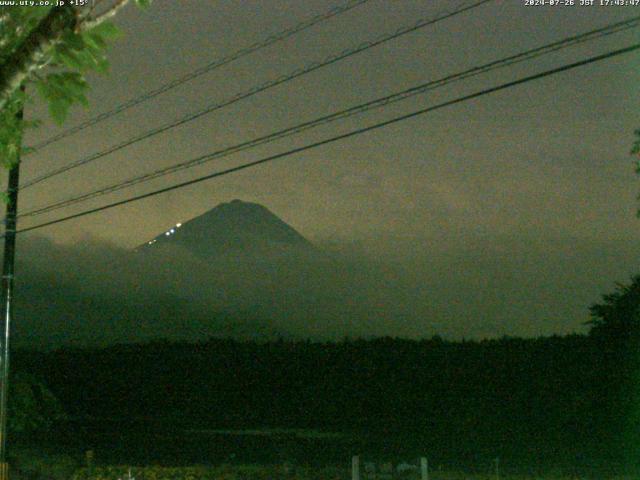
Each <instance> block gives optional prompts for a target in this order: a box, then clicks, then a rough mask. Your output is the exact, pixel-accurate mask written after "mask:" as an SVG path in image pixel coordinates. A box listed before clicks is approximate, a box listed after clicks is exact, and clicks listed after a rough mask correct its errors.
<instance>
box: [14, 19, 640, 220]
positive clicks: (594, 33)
mask: <svg viewBox="0 0 640 480" xmlns="http://www.w3.org/2000/svg"><path fill="white" fill-rule="evenodd" d="M638 26H640V15H639V16H636V17H633V18H630V19H627V20H623V21H621V22H617V23H614V24H610V25H607V26H604V27H601V28H598V29H595V30H591V31H589V32H585V33H582V34H579V35H575V36H573V37H568V38H565V39H562V40H559V41H556V42H553V43H550V44H547V45H543V46H541V47H537V48H533V49H529V50H526V51H524V52H521V53H518V54H515V55H511V56H508V57H506V58H502V59H500V60H495V61H492V62H489V63H486V64H484V65H481V66H477V67H474V68H471V69H467V70H465V71H463V72H460V73H456V74H453V75H448V76H446V77H444V78H440V79H438V80H432V81H429V82H427V83H423V84H421V85H418V86H415V87H412V88H409V89H406V90H402V91H400V92H396V93H394V94H391V95H387V96H384V97H381V98H378V99H375V100H371V101H369V102H366V103H362V104H359V105H357V106H354V107H351V108H348V109H344V110H340V111H338V112H334V113H332V114H330V115H325V116H322V117H319V118H316V119H314V120H311V121H308V122H304V123H302V124H298V125H295V126H293V127H289V128H286V129H283V130H279V131H276V132H273V133H271V134H269V135H264V136H261V137H258V138H254V139H252V140H249V141H245V142H242V143H239V144H237V145H233V146H230V147H226V148H224V149H221V150H218V151H216V152H213V153H210V154H207V155H203V156H200V157H196V158H194V159H191V160H188V161H186V162H181V163H178V164H176V165H171V166H169V167H164V168H161V169H158V170H155V171H153V172H150V173H147V174H144V175H139V176H136V177H132V178H129V179H128V180H125V181H121V182H118V183H115V184H112V185H109V186H106V187H102V188H100V189H97V190H93V191H91V192H88V193H84V194H81V195H77V196H73V197H71V198H67V199H65V200H61V201H59V202H56V203H53V204H49V205H46V206H43V207H38V208H35V209H33V210H30V211H27V212H25V213H23V214H21V215H20V217H34V216H38V215H42V214H44V213H48V212H52V211H55V210H58V209H61V208H64V207H68V206H71V205H75V204H77V203H81V202H85V201H87V200H90V199H93V198H97V197H100V196H102V195H106V194H109V193H113V192H116V191H119V190H122V189H125V188H129V187H132V186H134V185H138V184H140V183H144V182H147V181H150V180H153V179H156V178H159V177H163V176H166V175H169V174H172V173H175V172H178V171H181V170H185V169H188V168H193V167H195V166H198V165H202V164H204V163H207V162H210V161H212V160H214V159H218V158H222V157H226V156H228V155H231V154H234V153H238V152H240V151H244V150H248V149H251V148H255V147H257V146H259V145H263V144H266V143H271V142H274V141H276V140H280V139H282V138H285V137H289V136H292V135H296V134H299V133H301V132H304V131H306V130H310V129H312V128H315V127H318V126H320V125H325V124H328V123H332V122H334V121H337V120H341V119H344V118H348V117H351V116H353V115H357V114H360V113H363V112H366V111H369V110H372V109H374V108H380V107H383V106H386V105H389V104H392V103H396V102H399V101H401V100H406V99H408V98H411V97H413V96H416V95H419V94H423V93H426V92H428V91H431V90H435V89H437V88H440V87H444V86H445V85H448V84H450V83H454V82H458V81H461V80H464V79H467V78H471V77H474V76H477V75H480V74H483V73H487V72H490V71H493V70H497V69H500V68H504V67H507V66H511V65H514V64H516V63H521V62H524V61H529V60H532V59H534V58H538V57H541V56H543V55H548V54H551V53H555V52H557V51H559V50H562V49H565V48H569V47H571V46H574V45H578V44H581V43H584V42H587V41H592V40H596V39H600V38H602V37H604V36H607V35H611V34H614V33H618V32H621V31H625V30H628V29H631V28H637V27H638Z"/></svg>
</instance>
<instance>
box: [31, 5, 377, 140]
mask: <svg viewBox="0 0 640 480" xmlns="http://www.w3.org/2000/svg"><path fill="white" fill-rule="evenodd" d="M368 1H369V0H352V1H350V2H348V3H346V4H345V5H338V6H335V7H332V8H330V9H329V10H327V11H326V12H324V13H321V14H319V15H316V16H315V17H312V18H310V19H308V20H305V21H303V22H300V23H298V24H297V25H294V26H293V27H290V28H287V29H285V30H282V31H281V32H278V33H274V34H273V35H269V36H268V37H267V38H265V39H263V40H260V41H258V42H255V43H252V44H251V45H249V46H248V47H245V48H242V49H240V50H236V51H235V52H233V53H230V54H229V55H227V56H225V57H222V58H219V59H216V60H213V61H212V62H210V63H208V64H206V65H203V66H202V67H200V68H198V69H196V70H193V71H191V72H189V73H187V74H185V75H183V76H181V77H178V78H176V79H174V80H172V81H170V82H168V83H165V84H164V85H161V86H159V87H158V88H156V89H154V90H150V91H148V92H146V93H143V94H142V95H140V96H138V97H135V98H132V99H130V100H127V101H126V102H124V103H122V104H120V105H118V106H117V107H115V108H113V109H111V110H108V111H106V112H103V113H101V114H99V115H97V116H95V117H93V118H90V119H89V120H86V121H85V122H82V123H80V124H78V125H76V126H75V127H71V128H69V129H67V130H65V131H63V132H60V133H59V134H57V135H54V136H52V137H50V138H48V139H46V140H44V141H42V142H40V143H38V144H36V145H34V146H33V147H32V149H33V150H32V152H34V151H37V150H41V149H43V148H44V147H46V146H48V145H51V144H52V143H55V142H57V141H59V140H62V139H63V138H66V137H68V136H71V135H73V134H75V133H78V132H80V131H82V130H84V129H85V128H88V127H91V126H93V125H95V124H97V123H100V122H102V121H103V120H106V119H107V118H111V117H113V116H115V115H118V114H119V113H122V112H124V111H125V110H128V109H130V108H132V107H135V106H136V105H140V104H141V103H144V102H146V101H148V100H151V99H152V98H155V97H157V96H158V95H162V94H163V93H166V92H168V91H169V90H173V89H174V88H176V87H179V86H180V85H182V84H184V83H187V82H190V81H191V80H193V79H195V78H198V77H200V76H202V75H204V74H205V73H209V72H211V71H213V70H215V69H217V68H220V67H223V66H224V65H227V64H229V63H231V62H234V61H236V60H238V59H239V58H242V57H245V56H247V55H249V54H251V53H254V52H257V51H258V50H262V49H263V48H266V47H269V46H271V45H273V44H274V43H277V42H280V41H282V40H286V39H287V38H289V37H291V36H293V35H295V34H297V33H300V32H302V31H304V30H307V29H308V28H311V27H313V26H314V25H317V24H319V23H321V22H324V21H325V20H329V19H330V18H333V17H336V16H338V15H340V14H342V13H345V12H348V11H349V10H352V9H354V8H356V7H359V6H360V5H362V4H364V3H367V2H368Z"/></svg>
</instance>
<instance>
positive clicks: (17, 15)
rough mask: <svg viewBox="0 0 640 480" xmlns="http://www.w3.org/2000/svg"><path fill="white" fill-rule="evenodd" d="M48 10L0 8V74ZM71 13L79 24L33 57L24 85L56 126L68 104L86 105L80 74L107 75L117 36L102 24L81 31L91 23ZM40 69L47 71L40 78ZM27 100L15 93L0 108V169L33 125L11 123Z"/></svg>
mask: <svg viewBox="0 0 640 480" xmlns="http://www.w3.org/2000/svg"><path fill="white" fill-rule="evenodd" d="M135 3H136V5H138V6H139V7H140V8H147V7H148V6H149V4H150V3H151V0H135ZM52 8H56V7H38V8H35V7H30V6H13V7H11V8H9V7H3V8H2V7H0V27H2V28H1V29H0V71H1V69H2V66H3V64H6V63H7V62H9V61H11V59H12V56H15V55H17V54H18V53H19V52H20V51H21V50H20V48H21V46H23V45H24V44H25V40H26V39H27V38H28V37H29V35H30V34H31V33H32V32H33V31H34V29H36V28H37V27H38V25H39V24H40V22H41V21H42V20H43V19H44V18H45V17H46V16H47V15H48V14H49V13H50V12H51V9H52ZM67 8H69V7H67ZM85 8H88V7H85ZM76 14H77V16H78V19H79V20H78V23H77V25H76V26H75V28H71V27H69V28H68V29H67V30H66V31H63V32H61V35H59V38H57V39H56V41H55V42H54V44H53V47H52V48H49V49H48V50H45V51H44V52H43V54H42V55H40V56H39V57H38V59H37V64H36V65H35V67H36V68H35V69H34V70H33V73H32V74H31V75H30V77H29V78H28V81H27V83H28V84H29V83H30V84H32V85H33V86H34V87H35V90H36V91H37V92H38V94H39V95H40V97H41V98H42V99H43V100H44V101H45V102H46V103H47V105H48V109H49V113H50V115H51V117H52V118H53V120H54V121H55V122H56V123H58V124H62V123H63V122H64V121H65V119H66V118H67V116H68V113H69V109H70V108H71V106H72V105H74V104H81V105H84V106H85V107H86V106H88V101H87V97H86V93H87V90H88V89H89V85H88V83H87V80H86V78H85V75H86V74H87V73H88V72H91V71H93V72H97V73H102V74H105V73H107V72H108V70H109V62H108V61H107V49H108V46H109V43H110V42H111V41H113V40H115V39H117V38H119V37H120V35H121V33H120V30H119V29H118V28H117V27H116V26H115V25H114V24H113V23H110V22H108V21H103V22H94V23H95V25H93V23H87V25H93V26H92V28H86V29H85V28H83V26H84V24H85V23H86V22H90V21H91V20H92V19H91V18H89V17H88V16H87V15H86V11H85V12H83V11H82V9H80V8H79V9H78V10H77V12H76ZM83 15H84V16H83ZM43 69H46V70H47V72H46V73H42V70H43ZM28 90H31V89H30V88H29V89H28ZM28 99H29V97H27V96H26V95H25V93H24V92H22V91H19V92H16V93H15V94H14V95H13V96H12V97H11V98H10V99H9V101H8V102H7V103H6V104H5V105H4V107H3V108H2V109H0V161H1V162H2V165H3V166H4V167H5V168H10V167H11V166H12V165H14V164H15V162H16V161H17V159H18V158H19V154H20V153H21V137H22V132H23V130H24V128H26V127H28V126H31V127H34V126H37V123H30V124H26V123H25V122H24V121H23V120H21V119H19V118H16V114H17V113H18V112H19V111H20V110H21V108H22V107H23V105H24V104H25V101H27V100H28Z"/></svg>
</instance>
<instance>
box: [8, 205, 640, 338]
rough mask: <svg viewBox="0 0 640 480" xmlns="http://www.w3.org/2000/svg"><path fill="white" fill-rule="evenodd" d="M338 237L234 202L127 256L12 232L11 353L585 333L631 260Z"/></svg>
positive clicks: (590, 253) (500, 245)
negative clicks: (205, 342) (593, 308)
mask: <svg viewBox="0 0 640 480" xmlns="http://www.w3.org/2000/svg"><path fill="white" fill-rule="evenodd" d="M179 222H182V223H181V224H180V226H178V223H179ZM172 229H173V232H171V230H172ZM167 233H169V235H167ZM339 233H340V232H337V234H336V238H335V239H332V241H331V242H327V241H318V240H317V239H313V241H310V240H307V239H306V238H305V236H304V232H301V233H299V232H297V231H296V230H295V228H294V227H292V226H289V225H287V224H286V223H285V222H283V221H282V220H281V219H280V218H278V216H277V215H276V214H275V213H272V212H271V211H270V210H268V209H267V208H266V207H263V206H261V205H258V204H255V203H248V202H243V201H232V202H228V203H223V204H221V205H218V206H216V207H215V208H212V209H211V210H209V211H208V212H206V213H204V214H203V215H200V216H198V217H195V218H194V219H192V220H185V219H184V218H176V221H175V223H174V224H173V226H172V227H170V228H168V229H167V230H164V231H162V232H158V235H157V236H155V237H154V238H153V239H150V240H148V241H147V242H145V243H144V244H143V245H141V246H139V247H138V248H135V249H125V248H122V247H117V246H114V245H112V244H108V243H105V242H104V241H101V240H97V239H91V238H88V239H86V240H85V241H83V242H81V243H77V244H72V245H65V244H57V243H55V242H53V241H51V240H49V239H46V238H43V237H39V236H36V235H29V234H27V235H20V236H19V237H18V256H17V262H18V263H17V278H16V282H17V283H16V309H15V312H16V318H15V321H14V325H13V328H14V333H15V335H14V336H13V338H14V344H16V345H20V344H28V345H38V346H55V345H60V344H69V343H72V344H83V345H94V344H100V345H103V344H110V343H116V342H136V341H146V340H153V339H159V338H167V339H170V340H184V341H193V340H196V341H198V340H201V339H203V338H207V337H211V336H214V337H227V336H230V337H234V338H236V339H252V340H271V339H275V338H280V337H285V338H302V339H306V338H313V339H328V340H329V339H342V338H344V337H347V336H348V337H363V338H371V337H376V336H384V335H391V336H398V337H405V338H425V337H427V338H429V337H431V336H432V335H435V334H438V335H442V336H444V337H445V338H450V339H460V338H476V339H478V338H488V337H494V338H495V337H500V336H502V335H511V336H525V337H526V336H538V335H542V334H546V335H550V334H554V333H558V334H563V333H570V332H576V331H578V332H579V331H586V327H585V326H584V325H583V322H584V321H586V320H588V318H589V317H588V307H589V305H590V304H591V303H593V302H594V301H595V300H597V299H598V298H599V296H600V295H601V293H602V292H603V291H606V290H607V289H608V288H610V285H611V281H610V280H609V279H611V278H613V279H621V280H625V278H627V277H626V274H625V272H626V271H627V270H629V268H630V267H629V265H630V262H629V258H634V257H633V256H634V255H635V252H634V251H633V249H632V248H630V247H629V246H628V245H627V246H626V247H625V244H624V243H620V242H618V243H615V242H612V243H607V244H602V243H589V242H586V243H585V242H582V243H580V242H577V241H576V239H574V238H561V237H559V238H558V239H557V241H556V242H554V243H553V244H552V245H549V244H547V243H544V244H542V243H540V242H538V241H536V239H535V238H532V239H531V240H530V241H528V242H525V243H523V242H521V241H520V240H519V239H513V238H507V237H505V238H500V237H492V238H483V237H478V238H474V237H471V236H466V237H460V239H461V240H460V243H459V244H455V243H452V242H451V241H448V242H447V241H443V240H442V239H440V238H435V237H434V238H401V239H397V238H386V239H385V238H382V239H381V240H378V241H377V243H375V242H373V241H371V242H368V243H367V242H364V243H361V244H355V243H348V242H341V241H340V240H339V237H340V235H339ZM154 240H155V241H154ZM505 252H509V254H508V255H506V254H505ZM596 272H597V273H596Z"/></svg>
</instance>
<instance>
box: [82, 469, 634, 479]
mask: <svg viewBox="0 0 640 480" xmlns="http://www.w3.org/2000/svg"><path fill="white" fill-rule="evenodd" d="M129 478H131V479H134V478H135V480H279V479H282V480H350V479H351V472H350V471H349V470H348V469H339V468H322V469H311V468H303V467H288V468H287V467H283V466H273V467H269V466H221V467H186V468H161V467H104V468H95V469H93V470H92V471H91V470H89V469H81V470H79V471H77V472H76V473H75V474H74V475H73V480H128V479H129ZM418 478H419V477H418V476H417V475H415V474H407V475H403V476H394V479H407V480H415V479H418ZM595 478H598V479H601V480H605V479H604V478H603V477H599V476H594V477H571V476H534V477H532V476H501V477H500V480H587V479H595ZM361 479H362V480H365V478H364V477H363V476H361ZM631 479H632V477H611V478H608V479H606V480H631ZM429 480H496V476H495V475H491V474H486V475H482V474H468V473H456V472H445V471H436V472H431V473H430V475H429Z"/></svg>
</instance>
